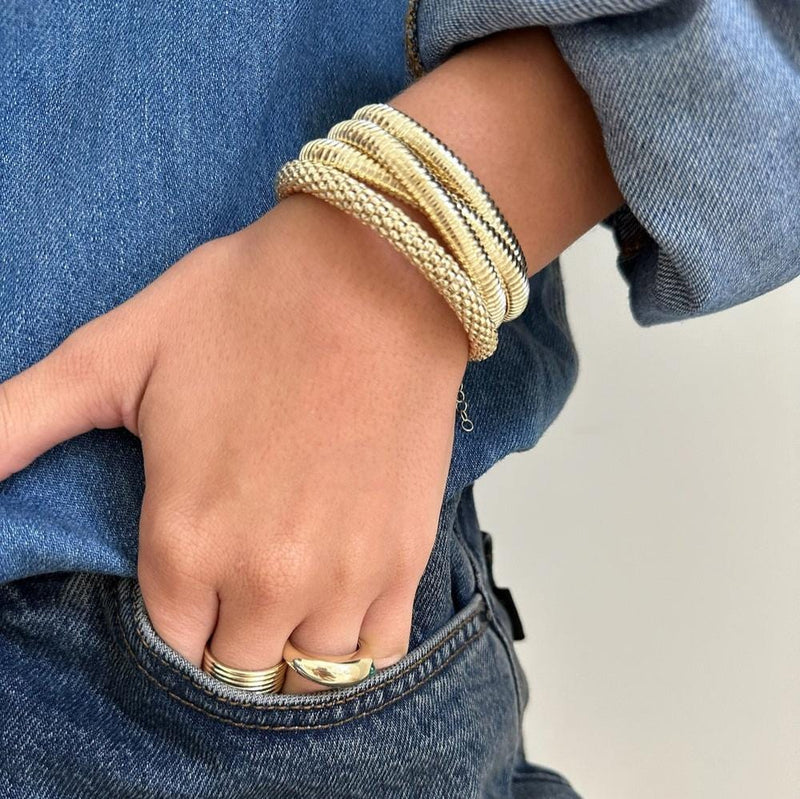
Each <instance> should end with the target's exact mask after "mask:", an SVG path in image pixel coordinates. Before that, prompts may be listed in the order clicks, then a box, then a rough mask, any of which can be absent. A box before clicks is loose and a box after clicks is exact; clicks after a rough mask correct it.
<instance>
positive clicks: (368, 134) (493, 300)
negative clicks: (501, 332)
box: [328, 119, 507, 325]
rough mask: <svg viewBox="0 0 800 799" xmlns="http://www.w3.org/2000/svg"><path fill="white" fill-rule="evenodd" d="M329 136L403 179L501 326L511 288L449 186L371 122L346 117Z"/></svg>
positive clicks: (408, 190) (490, 313)
mask: <svg viewBox="0 0 800 799" xmlns="http://www.w3.org/2000/svg"><path fill="white" fill-rule="evenodd" d="M328 138H331V139H337V140H339V141H344V142H346V143H348V144H351V145H353V146H354V147H356V148H358V149H359V150H361V151H362V152H365V153H367V154H368V155H370V156H371V157H372V158H373V159H375V160H376V161H378V162H379V163H380V164H382V165H383V166H384V167H385V168H386V169H388V170H389V171H390V172H391V173H392V174H393V175H394V177H395V178H396V179H397V180H399V181H401V182H402V183H403V186H404V187H405V189H406V191H407V192H408V193H409V194H411V196H412V197H414V199H415V200H416V202H417V203H418V204H419V206H420V207H421V209H422V210H423V211H424V212H425V215H426V216H427V217H428V219H429V220H430V221H431V223H432V224H433V226H434V227H435V228H436V230H437V232H438V233H439V234H440V235H441V236H442V239H443V240H444V242H445V244H447V245H448V246H449V247H450V248H451V249H452V251H453V254H454V255H455V256H456V259H457V260H458V262H459V263H460V264H461V267H462V268H463V269H464V271H465V272H466V273H467V275H469V277H470V278H471V279H472V282H473V283H474V284H475V286H476V288H477V289H478V291H479V292H480V294H481V296H482V297H483V300H484V302H485V303H486V308H487V310H488V311H489V315H490V316H491V317H492V321H493V322H494V324H495V325H499V324H500V323H501V322H502V321H503V319H504V318H505V315H506V308H507V302H506V292H505V286H504V284H503V281H502V280H501V279H500V275H499V274H498V273H497V270H496V269H495V266H494V264H493V263H492V261H491V259H490V258H489V256H488V254H487V252H486V251H485V250H484V248H483V246H482V245H481V243H480V241H479V240H478V239H477V238H476V236H475V234H474V233H473V231H472V229H471V227H470V226H469V225H468V224H466V222H465V221H464V219H463V218H462V217H461V215H460V214H459V213H458V209H457V208H456V207H455V205H454V204H453V201H452V199H451V198H450V195H449V194H448V193H447V191H445V189H444V187H443V186H442V185H441V184H440V183H439V182H438V181H437V180H436V179H435V178H434V177H433V176H432V175H431V173H430V172H429V171H428V170H427V169H426V168H425V167H424V165H423V164H422V162H421V161H420V160H419V159H418V158H417V157H416V156H415V155H414V154H413V153H412V152H411V150H409V149H408V148H407V147H406V146H405V144H403V142H401V141H400V140H398V139H396V138H395V137H394V136H392V135H391V134H390V133H387V132H386V131H385V130H383V129H382V128H381V127H379V126H378V125H376V124H374V123H372V122H369V121H366V120H363V121H362V120H354V119H346V120H344V121H343V122H339V123H337V124H336V125H334V126H333V127H332V128H331V129H330V130H329V131H328Z"/></svg>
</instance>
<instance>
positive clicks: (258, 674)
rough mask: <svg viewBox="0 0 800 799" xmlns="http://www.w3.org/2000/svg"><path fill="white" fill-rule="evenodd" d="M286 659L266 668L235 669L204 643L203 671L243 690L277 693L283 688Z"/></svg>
mask: <svg viewBox="0 0 800 799" xmlns="http://www.w3.org/2000/svg"><path fill="white" fill-rule="evenodd" d="M286 665H287V664H286V661H285V660H281V661H280V663H276V664H275V665H274V666H270V668H268V669H257V670H252V671H251V670H249V669H236V668H234V667H233V666H227V665H226V664H225V663H223V662H222V661H220V660H218V659H217V658H216V657H214V655H213V654H211V650H210V649H209V648H208V646H207V645H206V648H205V650H204V651H203V671H205V672H207V673H208V674H211V675H212V676H213V677H216V678H217V679H218V680H222V682H224V683H227V684H228V685H233V686H235V687H236V688H241V689H242V690H244V691H262V692H263V693H267V694H277V693H279V692H280V690H281V688H283V681H284V678H285V677H286Z"/></svg>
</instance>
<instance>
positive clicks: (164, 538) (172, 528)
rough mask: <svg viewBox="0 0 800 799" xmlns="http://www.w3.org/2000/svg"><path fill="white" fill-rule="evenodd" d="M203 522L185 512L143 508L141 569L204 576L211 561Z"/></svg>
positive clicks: (175, 576)
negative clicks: (203, 530) (145, 509)
mask: <svg viewBox="0 0 800 799" xmlns="http://www.w3.org/2000/svg"><path fill="white" fill-rule="evenodd" d="M206 540H207V539H206V538H205V537H204V536H203V534H202V525H201V523H200V522H199V521H198V520H195V519H192V518H190V517H187V515H186V514H185V513H180V512H176V511H174V510H172V509H169V508H164V507H160V508H159V509H157V510H149V511H148V512H147V513H146V514H145V512H144V509H143V511H142V520H141V521H140V534H139V563H140V569H143V570H147V571H150V572H152V573H153V574H155V575H158V576H160V577H161V578H166V579H169V580H175V579H191V580H198V579H203V578H204V577H205V576H206V575H207V574H208V573H209V572H210V571H211V569H210V566H211V562H212V560H213V558H212V557H210V555H209V553H208V551H207V548H206V547H205V546H204V543H205V541H206Z"/></svg>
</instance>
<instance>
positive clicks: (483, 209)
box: [353, 103, 530, 320]
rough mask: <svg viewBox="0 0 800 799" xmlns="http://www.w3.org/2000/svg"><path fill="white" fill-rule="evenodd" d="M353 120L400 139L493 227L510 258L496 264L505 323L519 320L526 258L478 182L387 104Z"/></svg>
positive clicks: (377, 105)
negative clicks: (505, 307)
mask: <svg viewBox="0 0 800 799" xmlns="http://www.w3.org/2000/svg"><path fill="white" fill-rule="evenodd" d="M353 118H354V119H363V120H368V121H370V122H374V123H375V124H377V125H379V126H380V127H381V128H383V129H384V130H385V131H387V132H388V133H391V134H392V135H393V136H395V137H397V138H398V139H400V140H401V141H402V142H403V143H404V144H405V145H406V146H407V147H408V148H409V149H410V150H411V151H412V152H413V153H415V154H416V155H417V157H418V158H419V159H420V160H421V161H422V162H423V163H424V165H425V166H426V167H427V169H428V170H429V171H430V172H431V173H432V174H433V175H434V176H435V177H436V178H437V179H438V180H439V181H440V182H441V184H442V185H443V186H444V187H445V188H446V189H447V190H448V191H450V192H451V194H453V195H454V196H456V197H459V198H461V200H462V201H463V202H465V203H467V204H468V205H469V206H470V207H472V208H473V209H474V211H475V212H476V214H477V215H478V217H479V218H480V219H482V220H484V221H485V223H487V224H489V225H490V226H491V227H492V229H493V230H494V231H495V233H496V235H497V236H498V237H499V238H500V239H501V241H502V242H503V245H504V248H505V249H506V252H507V254H508V256H509V258H508V259H500V260H498V261H496V263H497V267H498V270H499V271H500V273H501V276H502V278H503V280H504V282H505V286H506V289H507V293H508V298H509V299H508V310H507V312H506V316H505V319H506V320H508V319H514V318H516V317H517V316H519V315H520V314H521V313H522V311H523V310H524V309H525V306H526V305H527V303H528V297H529V293H530V284H529V282H528V269H527V264H526V261H525V256H524V254H523V252H522V248H521V247H520V245H519V242H518V241H517V238H516V236H515V235H514V232H513V231H512V229H511V227H510V226H509V224H508V222H507V221H506V219H505V217H504V216H503V214H502V213H501V212H500V209H499V208H498V207H497V205H496V204H495V202H494V200H492V198H491V195H490V194H489V192H488V191H487V190H486V188H485V187H484V186H483V184H482V183H481V182H480V180H478V178H477V177H476V176H475V175H474V174H473V172H472V171H471V170H470V169H469V167H468V166H466V164H464V162H463V161H462V160H461V159H460V158H459V157H458V156H457V155H456V154H455V153H453V151H452V150H451V149H450V148H449V147H448V146H447V145H446V144H444V142H442V141H441V140H440V139H439V138H438V137H436V136H435V135H434V134H433V133H431V132H430V131H429V130H428V129H427V128H425V127H424V126H423V125H421V124H420V123H419V122H417V121H416V120H415V119H413V118H412V117H410V116H408V115H407V114H405V113H403V112H402V111H400V110H398V109H397V108H394V107H393V106H390V105H387V104H386V103H371V104H369V105H364V106H362V107H361V108H359V109H358V110H357V111H356V112H355V114H353Z"/></svg>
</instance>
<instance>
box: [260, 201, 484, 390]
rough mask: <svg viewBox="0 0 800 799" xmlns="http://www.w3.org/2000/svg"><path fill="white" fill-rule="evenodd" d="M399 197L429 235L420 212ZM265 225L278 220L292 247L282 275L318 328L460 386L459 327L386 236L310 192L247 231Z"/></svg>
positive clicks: (464, 350)
mask: <svg viewBox="0 0 800 799" xmlns="http://www.w3.org/2000/svg"><path fill="white" fill-rule="evenodd" d="M397 204H398V205H400V206H401V207H402V210H403V211H404V212H406V213H407V214H408V215H409V216H410V217H412V218H413V219H414V221H416V222H418V223H419V224H421V225H422V226H423V227H424V228H425V229H426V231H427V232H429V233H430V234H431V235H434V236H435V231H434V230H433V228H432V226H431V225H430V223H429V221H428V220H427V219H426V218H425V217H424V216H423V215H422V214H421V213H420V212H418V211H416V209H413V208H409V207H408V206H405V205H404V204H403V203H399V202H398V203H397ZM264 225H269V226H270V227H271V228H272V229H273V230H274V226H276V225H277V226H279V228H280V235H281V236H282V238H283V240H284V241H286V242H291V245H290V246H291V247H292V249H293V251H294V250H295V248H296V250H297V252H296V255H295V257H294V259H293V263H294V264H296V266H297V268H296V269H295V270H293V271H292V273H291V274H289V275H286V276H285V279H287V280H291V281H292V282H293V284H294V290H295V291H297V292H300V293H302V294H303V295H304V297H305V307H307V308H309V309H311V310H310V313H312V314H313V315H314V316H315V317H316V319H315V320H314V321H315V326H316V329H317V330H318V332H319V334H320V335H323V336H325V337H326V338H331V339H334V340H335V342H339V343H341V344H342V345H343V346H346V347H349V348H356V349H358V350H364V349H367V350H372V351H375V352H380V353H381V354H382V355H383V356H385V357H386V362H387V363H388V364H393V365H394V366H393V367H392V368H395V369H399V368H407V369H411V370H413V371H414V372H415V373H416V374H419V375H425V376H427V377H428V378H430V379H436V380H437V381H441V383H442V384H444V385H452V386H454V387H457V386H458V384H459V382H460V381H461V378H462V377H463V373H464V369H465V367H466V364H467V358H468V352H469V342H468V339H467V336H466V333H465V331H464V328H463V327H462V326H461V323H460V322H459V320H458V318H457V317H456V315H455V313H454V312H453V311H452V310H451V308H450V307H449V306H448V305H447V303H446V302H445V300H444V299H443V298H442V297H441V296H440V295H439V293H438V292H437V291H436V289H435V288H434V287H433V286H432V285H431V284H430V282H429V281H428V280H427V279H426V278H425V277H424V276H423V275H422V274H420V272H419V270H418V269H417V268H416V267H415V266H414V264H413V263H411V262H410V261H409V260H408V259H407V258H406V257H405V256H404V255H403V254H401V253H400V252H398V251H397V250H396V249H395V248H394V247H393V246H392V245H391V244H390V242H389V241H388V240H387V239H385V238H384V237H382V236H381V235H380V234H379V233H377V232H376V231H374V230H372V229H371V228H369V227H368V226H367V225H365V224H363V223H362V222H361V221H360V220H358V219H356V218H355V217H352V216H350V215H349V214H347V213H345V212H344V211H341V210H339V209H338V208H335V207H333V206H331V205H329V204H328V203H326V202H324V201H323V200H320V199H318V198H316V197H313V196H311V195H308V194H295V195H292V196H290V197H287V198H285V199H284V200H282V201H281V202H280V203H278V205H276V206H275V208H274V209H273V210H272V211H270V213H269V214H267V215H266V216H265V217H262V219H261V220H258V221H257V222H256V223H254V225H252V226H251V228H249V229H248V230H249V231H250V232H251V233H252V234H254V239H255V246H257V240H258V236H259V235H260V232H259V231H260V228H261V227H262V226H264ZM252 243H253V242H252V241H251V244H252ZM309 266H311V267H312V268H309ZM331 343H334V342H331Z"/></svg>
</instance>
